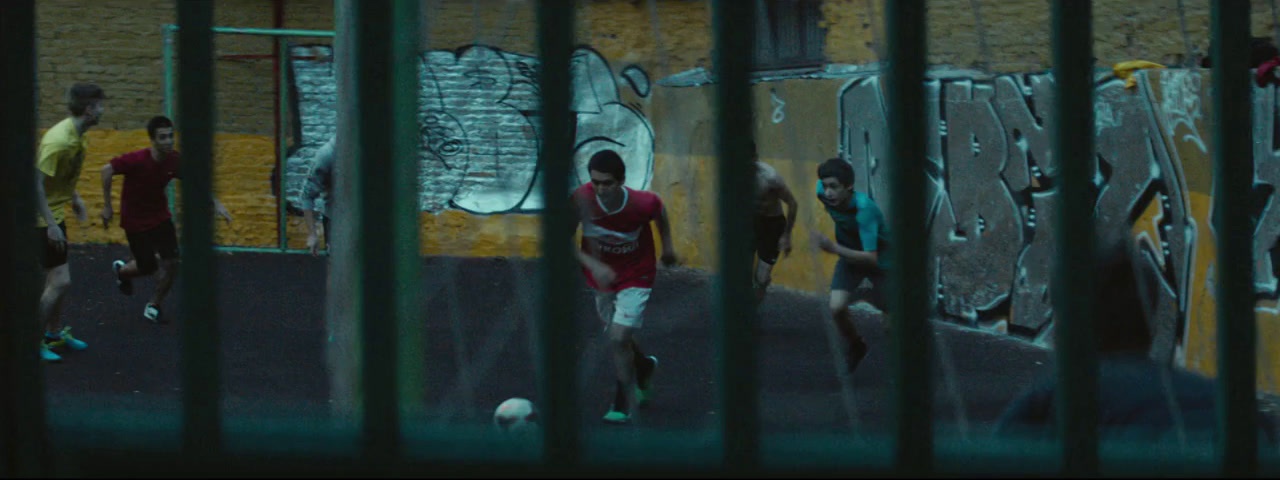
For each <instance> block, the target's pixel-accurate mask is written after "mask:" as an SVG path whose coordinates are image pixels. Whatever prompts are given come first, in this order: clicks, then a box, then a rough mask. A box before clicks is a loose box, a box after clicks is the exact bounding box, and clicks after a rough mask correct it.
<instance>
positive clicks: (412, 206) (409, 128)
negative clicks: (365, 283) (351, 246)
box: [384, 0, 426, 432]
mask: <svg viewBox="0 0 1280 480" xmlns="http://www.w3.org/2000/svg"><path fill="white" fill-rule="evenodd" d="M392 16H393V18H395V19H396V22H395V24H394V25H392V39H391V49H390V52H391V60H390V61H391V77H390V80H391V88H390V91H391V92H392V96H391V101H392V107H391V122H392V127H391V132H392V135H393V137H392V139H391V148H392V150H391V172H390V173H391V178H390V179H388V181H387V183H384V185H390V187H391V188H390V190H391V195H392V197H391V198H392V199H394V202H393V204H392V205H391V209H390V212H391V225H392V228H393V229H392V232H391V235H392V241H393V243H392V249H391V254H392V258H393V259H394V266H395V272H394V273H395V278H393V279H392V280H393V282H394V283H393V286H394V287H395V294H396V297H395V308H396V311H395V318H396V319H397V321H398V323H397V325H396V329H397V332H396V341H397V342H398V344H397V346H396V347H397V348H396V353H397V354H398V357H397V358H396V361H397V362H398V363H399V366H398V367H396V373H397V374H398V383H397V388H398V392H397V402H398V404H399V408H400V414H401V415H400V422H401V423H400V424H401V432H403V431H404V426H406V425H407V424H408V423H409V422H414V421H415V420H416V419H417V418H418V416H419V415H420V414H421V413H422V410H423V402H424V401H425V399H424V398H423V391H422V386H423V384H422V382H423V379H424V372H423V369H424V366H423V363H422V359H423V358H424V357H423V342H424V341H425V339H424V337H423V335H425V333H426V319H425V318H424V313H423V308H422V305H421V303H420V302H419V299H420V297H419V293H420V291H419V288H420V287H419V283H418V280H419V277H420V274H421V270H422V261H421V259H420V257H419V256H418V246H419V245H421V239H420V238H419V235H418V232H419V229H418V212H419V208H418V138H419V137H418V135H419V133H418V120H417V116H418V66H419V61H420V58H419V55H418V42H419V38H420V30H421V23H420V22H419V20H420V19H421V18H422V5H421V2H420V1H418V0H396V1H395V3H394V4H393V5H392Z"/></svg>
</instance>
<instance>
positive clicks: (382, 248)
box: [343, 0, 417, 461]
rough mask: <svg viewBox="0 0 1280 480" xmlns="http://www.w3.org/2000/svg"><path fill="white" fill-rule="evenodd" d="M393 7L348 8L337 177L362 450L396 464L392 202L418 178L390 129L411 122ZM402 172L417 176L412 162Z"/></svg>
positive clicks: (395, 230)
mask: <svg viewBox="0 0 1280 480" xmlns="http://www.w3.org/2000/svg"><path fill="white" fill-rule="evenodd" d="M399 1H403V0H397V1H396V2H392V1H379V2H368V1H364V2H352V5H351V12H352V18H351V24H352V25H353V26H354V28H353V38H352V43H351V45H352V48H351V49H350V50H349V52H351V53H352V54H354V55H356V56H355V58H354V59H351V60H354V61H353V62H352V61H349V62H348V63H347V65H351V66H352V67H354V68H355V72H354V75H353V78H354V79H355V84H354V86H355V92H354V93H355V117H354V125H355V133H356V148H355V150H354V154H355V165H357V167H356V168H354V169H352V170H350V171H346V172H343V174H344V175H348V176H349V177H348V178H353V179H354V182H352V183H350V184H349V185H353V189H352V191H351V192H350V193H351V195H350V196H349V197H347V198H355V199H356V200H355V201H354V202H353V203H352V207H354V208H352V209H351V210H349V211H350V212H352V213H353V214H352V215H349V216H348V217H347V218H345V219H343V220H344V221H348V222H350V223H351V224H352V225H353V226H354V227H356V228H355V229H353V230H352V231H354V232H359V234H358V237H359V238H355V239H350V240H352V241H353V244H352V246H353V247H355V248H354V249H352V250H350V251H351V252H352V253H354V254H355V255H356V256H357V258H356V271H357V272H358V273H357V275H358V276H359V279H360V282H359V284H358V285H359V286H358V287H357V288H358V290H359V291H358V293H357V295H358V296H359V300H357V301H356V304H358V305H360V308H359V323H360V341H361V344H362V346H361V349H360V350H361V357H362V360H363V363H362V364H361V366H362V370H361V375H360V378H361V384H360V386H359V388H360V396H361V398H362V399H363V401H362V405H361V412H362V417H363V423H362V425H363V430H362V447H363V449H364V450H363V452H364V454H365V456H366V458H371V459H381V460H384V461H389V460H392V459H396V458H398V457H399V456H400V454H401V450H402V441H401V432H400V408H399V405H398V399H399V387H398V385H397V384H398V383H399V382H398V380H399V372H398V368H399V364H398V362H397V351H398V350H399V348H398V347H399V343H398V339H397V338H396V330H397V328H396V326H397V325H396V323H397V322H396V314H397V313H399V311H400V308H399V305H401V299H402V298H403V297H404V295H405V294H407V293H408V292H407V291H405V288H404V287H405V286H406V285H404V284H403V283H402V282H401V280H402V275H401V274H402V273H403V272H405V269H402V268H399V267H398V266H397V265H396V263H397V261H400V260H403V255H400V254H401V253H403V251H404V248H402V247H403V245H402V244H403V243H404V242H402V241H400V240H402V235H400V232H399V230H400V229H402V228H405V227H406V224H405V222H404V221H402V220H403V219H402V218H400V217H403V216H404V214H406V213H408V212H406V211H405V210H404V209H403V205H400V207H399V208H397V203H406V202H397V194H405V193H408V192H409V191H412V188H413V186H412V185H407V184H406V183H407V182H412V181H416V180H417V176H416V175H413V174H410V175H397V174H399V173H401V172H402V171H404V170H406V168H405V167H406V165H408V164H411V163H412V162H413V161H414V160H416V158H417V157H416V155H413V154H412V152H409V153H408V154H405V151H404V150H405V147H406V142H405V139H404V138H402V137H403V135H402V134H403V132H404V131H405V129H404V128H397V127H396V125H397V122H404V123H409V124H413V123H414V120H413V118H412V116H410V117H409V118H400V117H401V116H402V115H403V114H404V113H405V110H404V109H397V108H396V106H395V105H396V104H397V103H398V102H399V101H401V100H403V99H402V98H400V97H399V95H401V94H404V93H406V92H403V90H404V89H403V88H398V87H400V86H401V84H402V83H403V82H402V81H400V80H401V79H399V78H397V77H395V75H396V74H397V73H401V74H402V73H403V69H404V66H396V65H394V61H395V60H399V58H398V56H397V55H395V54H394V53H393V52H392V48H393V45H394V41H393V39H394V36H395V34H396V33H398V32H397V31H396V29H395V28H396V27H399V26H400V22H398V21H397V19H396V18H395V17H394V15H393V13H395V7H396V6H397V5H396V4H397V3H398V2H399ZM413 20H415V21H416V18H415V19H413ZM414 66H415V67H416V64H415V65H414ZM411 98H416V95H412V96H411ZM410 103H413V104H416V102H410ZM397 114H401V115H397ZM408 170H409V171H412V172H415V173H416V171H417V170H416V164H414V166H412V167H409V169H408ZM415 207H416V203H415ZM393 209H394V210H393ZM388 225H390V226H391V227H392V228H387V226H388ZM415 251H416V250H415ZM410 261H415V262H416V259H412V260H410Z"/></svg>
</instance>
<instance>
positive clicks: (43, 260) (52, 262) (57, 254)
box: [36, 222, 70, 270]
mask: <svg viewBox="0 0 1280 480" xmlns="http://www.w3.org/2000/svg"><path fill="white" fill-rule="evenodd" d="M58 228H60V229H62V237H63V238H66V236H67V222H62V223H59V224H58ZM36 235H39V236H40V244H41V245H44V247H43V248H41V253H40V265H41V266H43V267H44V268H45V270H48V269H50V268H53V267H60V266H62V265H66V264H67V246H66V245H63V248H62V251H58V247H56V246H55V245H54V244H53V242H50V241H49V229H48V228H45V227H37V228H36ZM68 243H70V242H68Z"/></svg>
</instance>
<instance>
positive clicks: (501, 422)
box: [493, 397, 538, 433]
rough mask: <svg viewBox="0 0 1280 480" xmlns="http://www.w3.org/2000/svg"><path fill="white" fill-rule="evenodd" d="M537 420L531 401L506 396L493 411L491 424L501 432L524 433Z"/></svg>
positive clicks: (530, 429) (534, 425)
mask: <svg viewBox="0 0 1280 480" xmlns="http://www.w3.org/2000/svg"><path fill="white" fill-rule="evenodd" d="M537 422H538V412H537V411H535V410H534V408H533V402H530V401H529V400H527V399H523V398H519V397H516V398H508V399H507V400H506V401H503V402H502V403H501V404H499V405H498V408H497V409H495V410H494V411H493V426H494V427H497V429H498V430H499V431H501V432H503V433H526V432H529V431H532V430H533V429H534V428H535V427H536V426H537V424H538V423H537Z"/></svg>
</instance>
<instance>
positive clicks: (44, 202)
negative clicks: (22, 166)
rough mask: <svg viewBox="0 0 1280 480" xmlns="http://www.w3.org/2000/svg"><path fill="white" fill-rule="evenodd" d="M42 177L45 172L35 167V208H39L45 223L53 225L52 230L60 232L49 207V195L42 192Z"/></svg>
mask: <svg viewBox="0 0 1280 480" xmlns="http://www.w3.org/2000/svg"><path fill="white" fill-rule="evenodd" d="M44 177H45V173H44V172H43V171H41V170H40V169H39V168H37V169H36V208H37V209H38V210H39V213H40V217H41V218H44V223H45V225H48V226H50V227H53V230H58V232H59V233H61V232H62V230H59V229H58V221H57V219H55V218H53V210H52V209H50V208H49V197H47V196H45V193H44Z"/></svg>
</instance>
